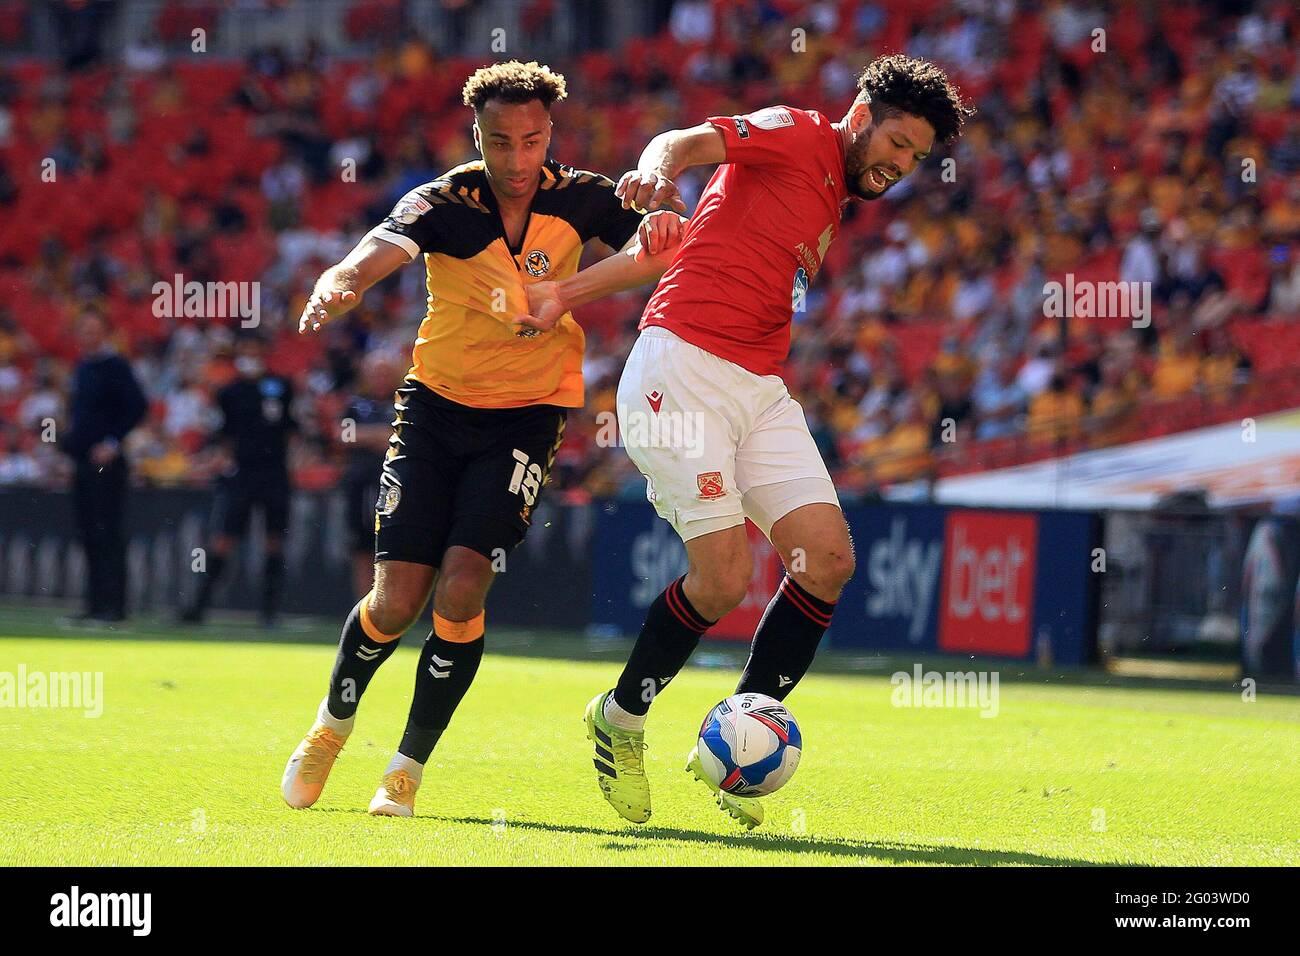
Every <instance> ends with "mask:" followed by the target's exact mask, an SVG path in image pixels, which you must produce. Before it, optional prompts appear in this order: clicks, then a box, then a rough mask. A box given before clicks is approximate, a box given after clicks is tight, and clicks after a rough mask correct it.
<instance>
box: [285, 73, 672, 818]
mask: <svg viewBox="0 0 1300 956" xmlns="http://www.w3.org/2000/svg"><path fill="white" fill-rule="evenodd" d="M566 93H567V87H566V84H565V81H564V77H563V76H561V75H560V74H558V73H554V72H552V71H551V70H550V69H549V68H547V67H545V66H541V65H539V64H537V63H520V62H518V61H516V60H511V61H509V62H506V63H495V64H493V65H491V66H486V67H483V68H482V69H479V70H476V71H475V72H474V74H473V75H472V76H470V78H469V79H468V80H467V81H466V83H465V87H464V90H463V99H464V102H465V105H466V106H469V107H472V108H473V110H474V126H473V132H474V145H475V146H476V147H477V148H478V150H479V152H480V153H481V155H482V158H481V159H480V160H476V161H474V162H470V163H465V164H463V165H461V166H457V167H456V168H455V169H451V170H448V171H447V172H446V173H444V174H443V175H442V176H439V177H438V178H437V179H435V180H433V181H431V182H428V183H425V184H424V185H422V186H418V187H416V188H415V189H413V190H411V191H410V192H409V193H407V194H406V195H405V196H403V197H402V198H401V199H400V200H399V201H398V203H397V205H396V206H395V207H394V209H393V211H392V212H391V213H389V215H388V216H387V217H386V218H385V219H384V221H383V222H381V223H380V224H379V225H377V226H376V227H375V228H374V229H372V230H371V231H370V232H369V233H367V234H366V235H365V236H364V237H363V238H362V239H361V241H360V242H358V243H357V245H356V246H355V247H354V248H353V249H352V251H351V252H349V253H348V255H347V256H346V257H344V259H343V261H342V262H340V263H338V264H337V265H335V266H333V267H331V268H329V269H327V270H325V272H324V273H323V274H322V275H321V277H320V278H319V279H318V280H317V282H316V287H315V289H314V291H313V292H312V295H311V297H310V299H309V300H308V302H307V305H306V307H305V308H304V309H303V313H302V316H301V317H300V319H299V331H300V332H303V333H306V332H310V331H315V330H317V329H319V328H320V327H321V325H322V324H323V323H326V322H330V321H334V320H337V319H338V318H339V317H340V316H341V315H343V314H344V313H346V312H348V311H349V310H350V309H352V308H355V307H356V305H357V303H358V302H360V301H361V297H362V296H363V295H364V294H365V292H366V290H367V289H369V288H371V287H372V286H373V285H374V284H375V283H376V282H379V281H381V280H383V279H384V278H385V277H387V276H388V275H389V274H391V273H392V272H394V271H396V270H397V269H399V268H401V267H402V266H404V265H406V264H407V263H408V262H411V261H413V260H415V259H417V258H419V259H421V260H422V262H423V265H424V269H425V273H426V285H427V288H428V290H429V296H428V307H427V313H426V315H425V317H424V320H423V321H422V322H421V323H420V330H419V332H418V334H417V336H416V340H415V345H414V348H413V349H412V358H411V368H410V371H409V372H407V374H406V378H405V379H404V380H403V382H402V384H401V386H400V387H399V388H398V389H397V390H396V395H395V401H394V411H395V413H396V417H395V418H394V420H393V433H392V435H391V436H390V438H389V447H388V452H387V453H386V455H385V456H384V464H383V470H382V472H381V473H380V474H379V475H378V480H379V485H380V493H379V500H378V501H377V502H376V505H375V510H374V512H373V514H372V517H373V519H374V528H375V576H374V587H373V588H372V589H371V590H370V592H369V593H368V594H367V595H366V596H365V597H364V598H362V599H361V601H360V602H358V603H357V605H356V607H354V608H353V609H352V613H351V614H349V615H348V618H347V620H346V621H345V622H344V625H343V632H342V635H341V636H340V638H339V651H338V656H337V658H336V659H335V664H334V671H333V673H332V674H331V675H330V681H329V689H328V692H327V695H326V697H325V699H324V700H322V701H321V704H320V707H319V708H318V709H317V712H316V720H315V721H314V722H313V724H312V726H311V729H310V730H309V731H308V732H307V736H306V737H305V738H304V739H303V741H302V743H300V744H299V745H298V747H297V748H296V749H295V750H294V752H293V753H292V754H291V755H290V757H289V761H288V763H287V764H286V766H285V771H284V776H283V777H282V779H281V792H282V794H283V796H284V799H285V802H287V803H288V804H289V805H290V806H292V807H296V808H300V809H301V808H306V807H310V806H312V805H313V804H314V803H315V802H316V801H317V800H318V799H319V798H320V795H321V791H322V788H323V787H324V786H325V782H326V779H327V778H328V776H329V772H330V768H331V767H332V766H333V765H334V761H335V759H336V758H337V756H338V753H339V750H340V748H342V746H343V745H344V743H345V742H346V740H347V739H348V736H349V735H350V734H351V732H352V729H353V726H354V722H355V720H356V711H357V707H358V704H359V702H360V700H361V696H362V694H363V693H364V692H365V690H366V687H367V685H368V684H369V682H370V680H371V678H372V677H373V676H374V674H375V672H376V671H377V670H378V668H379V667H380V665H382V664H383V663H384V661H385V660H387V659H388V657H389V656H390V655H391V654H392V653H393V651H394V649H395V648H396V647H397V643H398V641H399V640H400V639H401V637H402V634H403V632H405V631H406V630H407V629H408V628H409V627H410V626H411V625H412V624H414V623H415V620H416V619H417V618H418V617H419V615H420V614H421V612H422V610H423V608H424V606H425V604H426V603H427V602H428V600H429V597H430V594H432V597H433V627H432V629H431V630H430V632H429V634H428V637H426V638H425V641H424V644H423V647H422V649H421V651H420V659H419V665H418V670H417V671H416V680H415V692H414V694H413V696H412V700H411V710H410V714H409V716H408V718H407V723H406V730H405V732H404V733H403V734H402V739H401V742H400V743H399V744H398V747H397V753H396V754H395V755H394V756H393V759H392V760H391V761H390V762H389V764H388V767H387V769H386V770H385V772H384V775H383V779H382V781H381V784H380V786H379V788H378V789H377V790H376V792H375V796H374V799H372V800H371V801H370V807H369V811H370V813H372V814H375V815H378V816H401V817H409V816H412V815H413V814H414V813H415V794H416V791H417V789H418V788H419V786H420V783H421V782H422V779H423V771H424V766H425V764H426V763H427V762H428V760H429V756H430V755H431V754H432V752H433V749H434V747H435V746H436V745H437V742H438V739H439V738H440V736H441V735H442V732H443V730H445V729H446V727H447V725H448V722H449V721H450V720H451V717H452V714H453V713H454V712H455V710H456V708H457V707H458V706H459V704H460V701H461V699H462V698H463V697H464V695H465V693H466V691H468V690H469V687H470V684H471V683H472V682H473V680H474V676H475V674H476V673H477V672H478V666H479V661H480V659H481V658H482V656H483V647H484V637H483V635H484V627H485V624H484V621H485V614H484V602H485V601H486V598H487V593H488V589H489V588H490V587H491V585H492V581H493V579H494V578H495V576H496V571H497V568H498V561H497V559H498V558H500V557H503V556H504V555H505V554H507V553H508V552H509V551H510V550H511V549H513V548H514V547H516V546H517V545H518V544H519V542H520V541H521V540H522V539H523V537H524V535H525V534H526V533H527V531H528V527H529V525H530V524H531V520H532V514H533V509H534V508H535V507H536V506H537V503H538V501H539V500H540V495H541V494H542V490H543V488H544V487H545V485H546V483H547V479H548V476H549V474H550V469H551V465H552V463H553V462H554V460H555V454H556V451H557V449H558V448H559V446H560V443H561V441H562V440H563V436H564V422H565V416H566V414H567V410H568V409H570V408H578V407H581V406H582V403H583V383H582V354H583V334H582V329H581V328H579V327H578V325H577V323H576V322H574V320H573V319H572V317H568V316H564V315H560V316H557V317H556V321H555V322H554V323H553V325H554V327H553V328H552V329H550V330H548V331H547V332H546V333H545V334H542V333H540V332H537V331H536V330H534V329H530V328H524V327H521V326H519V325H518V324H517V323H515V322H514V321H512V315H514V314H517V313H518V312H519V311H521V310H522V308H523V302H524V288H525V286H526V285H527V284H528V283H531V282H535V281H538V280H540V279H542V278H544V277H549V278H551V279H555V278H560V277H565V276H571V275H573V274H574V273H576V272H577V269H578V260H579V258H580V257H581V255H582V253H583V249H584V247H586V246H587V245H589V244H590V245H593V246H597V247H599V246H602V245H603V246H607V247H609V249H610V250H615V249H623V250H625V251H627V252H629V253H631V254H632V257H631V258H629V261H635V262H637V263H638V267H639V268H642V269H647V268H648V269H650V270H652V271H653V270H655V269H657V270H660V271H662V270H663V269H664V268H666V266H667V264H668V260H667V257H666V255H665V254H664V253H665V250H667V249H669V248H670V247H671V246H672V245H674V244H675V243H676V241H677V239H678V238H680V234H681V222H682V220H681V217H679V216H677V215H675V214H673V213H671V212H661V213H656V214H655V215H652V216H645V217H644V218H643V217H642V215H641V214H640V213H637V212H635V211H633V210H631V209H630V208H628V207H627V206H626V205H625V204H623V203H622V202H620V200H619V199H618V198H617V197H616V196H615V193H614V183H613V182H612V181H611V180H609V179H606V178H605V177H604V176H601V175H599V174H597V173H593V172H588V171H587V170H583V169H577V168H575V167H572V166H567V165H564V164H563V163H560V162H557V161H556V160H555V159H553V158H551V157H550V156H549V152H550V142H551V106H552V105H553V104H554V103H556V102H558V101H560V100H563V99H564V97H565V95H566ZM607 251H609V250H607ZM656 262H658V264H657V265H656ZM655 274H657V273H655ZM511 302H514V303H516V304H517V305H516V307H515V308H513V309H512V308H511V307H510V303H511ZM394 384H396V383H394Z"/></svg>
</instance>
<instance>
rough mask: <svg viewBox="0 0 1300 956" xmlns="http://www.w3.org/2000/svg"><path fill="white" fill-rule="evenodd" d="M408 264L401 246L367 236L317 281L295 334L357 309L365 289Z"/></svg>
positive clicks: (316, 327) (315, 329) (318, 327)
mask: <svg viewBox="0 0 1300 956" xmlns="http://www.w3.org/2000/svg"><path fill="white" fill-rule="evenodd" d="M410 261H411V256H410V254H409V253H408V252H407V251H406V250H405V249H403V248H402V247H401V246H398V245H394V244H393V243H391V242H385V241H384V240H383V239H377V238H375V237H374V236H366V237H365V238H364V239H362V240H361V241H360V242H358V243H357V244H356V245H355V246H353V247H352V251H351V252H349V253H348V254H347V255H346V256H344V258H343V261H342V262H340V263H339V264H338V265H335V266H331V267H330V268H328V269H326V270H325V271H324V272H322V273H321V276H320V278H319V279H317V280H316V287H315V288H314V289H313V290H312V293H311V297H310V298H309V299H308V300H307V304H306V305H305V306H304V307H303V310H302V316H301V317H300V318H299V319H298V332H299V333H302V332H308V331H311V332H316V331H318V330H319V329H320V327H321V325H323V324H324V323H326V322H329V321H330V320H332V319H337V318H338V317H339V316H340V315H343V314H344V313H345V312H348V311H350V310H351V309H354V308H356V307H357V306H358V305H359V304H360V303H361V297H362V296H363V295H365V292H366V290H367V289H369V288H370V287H371V286H372V285H374V284H375V283H376V282H379V281H380V280H381V279H384V278H386V277H387V276H388V275H389V274H390V273H392V272H393V271H394V270H396V269H398V268H400V267H401V266H404V265H406V264H407V263H408V262H410Z"/></svg>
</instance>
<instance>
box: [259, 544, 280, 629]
mask: <svg viewBox="0 0 1300 956" xmlns="http://www.w3.org/2000/svg"><path fill="white" fill-rule="evenodd" d="M283 581H284V555H283V554H280V553H278V552H277V553H275V554H271V553H269V552H268V553H267V555H266V560H265V561H263V563H262V617H264V618H269V617H275V613H276V611H278V610H279V609H280V584H281V582H283Z"/></svg>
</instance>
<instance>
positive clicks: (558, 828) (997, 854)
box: [318, 807, 1126, 866]
mask: <svg viewBox="0 0 1300 956" xmlns="http://www.w3.org/2000/svg"><path fill="white" fill-rule="evenodd" d="M318 811H319V812H324V813H349V814H364V813H365V811H364V810H362V809H360V808H356V809H352V808H343V807H328V808H327V807H321V808H318ZM414 819H415V821H416V822H417V823H418V822H419V821H421V820H424V821H429V822H434V821H437V822H441V823H465V824H470V825H477V826H484V827H491V826H493V825H494V824H495V825H500V824H499V823H498V822H497V821H494V820H491V819H488V818H487V817H453V816H440V815H438V814H431V815H428V816H418V817H415V818H414ZM506 828H507V829H519V830H527V831H530V832H536V833H564V834H576V835H584V836H595V837H609V838H613V839H610V840H609V841H608V842H605V843H603V844H601V845H600V849H602V850H611V851H616V852H626V851H629V850H634V849H639V848H640V847H639V846H638V844H641V845H645V844H654V843H661V844H665V845H666V844H673V843H676V844H681V845H684V846H690V845H691V844H701V845H703V844H713V845H716V844H719V843H720V844H722V845H723V846H726V847H731V848H734V849H737V850H755V851H758V852H762V853H796V854H797V853H809V854H812V853H821V854H826V855H828V856H838V857H853V858H855V859H859V860H863V861H872V860H875V861H879V862H881V863H930V864H945V865H948V866H1124V865H1126V864H1123V863H1116V862H1107V863H1096V862H1093V861H1091V860H1078V859H1073V858H1071V857H1059V856H1045V855H1042V854H1038V853H1023V852H1016V851H1010V850H984V849H977V848H974V847H961V846H937V845H929V844H924V843H900V842H896V841H892V840H821V839H817V838H816V837H811V836H807V837H800V836H784V835H782V836H777V835H776V834H773V833H763V832H762V831H755V832H753V833H748V834H742V833H710V832H707V831H704V830H683V829H680V828H677V827H637V828H636V829H631V828H630V827H629V828H627V829H615V828H613V827H597V826H583V825H580V824H568V823H543V822H540V821H537V820H509V821H507V822H506ZM701 862H702V863H707V862H708V860H707V859H702V860H701Z"/></svg>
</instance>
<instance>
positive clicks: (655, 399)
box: [645, 388, 664, 415]
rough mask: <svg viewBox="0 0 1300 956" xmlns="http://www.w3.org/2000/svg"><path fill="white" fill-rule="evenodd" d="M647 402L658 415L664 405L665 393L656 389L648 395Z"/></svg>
mask: <svg viewBox="0 0 1300 956" xmlns="http://www.w3.org/2000/svg"><path fill="white" fill-rule="evenodd" d="M645 400H646V401H647V402H649V403H650V409H651V411H653V412H654V413H655V414H656V415H658V414H659V409H660V407H661V406H662V405H663V403H664V393H663V392H661V391H659V389H657V388H656V389H655V390H654V391H653V392H647V393H646V397H645Z"/></svg>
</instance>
